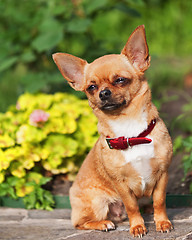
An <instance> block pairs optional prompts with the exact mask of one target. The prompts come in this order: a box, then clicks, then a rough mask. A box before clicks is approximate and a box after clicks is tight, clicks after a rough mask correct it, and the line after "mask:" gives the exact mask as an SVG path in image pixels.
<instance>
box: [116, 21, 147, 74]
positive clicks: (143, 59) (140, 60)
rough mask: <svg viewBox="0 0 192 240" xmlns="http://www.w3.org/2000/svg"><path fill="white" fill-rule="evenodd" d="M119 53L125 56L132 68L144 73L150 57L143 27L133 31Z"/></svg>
mask: <svg viewBox="0 0 192 240" xmlns="http://www.w3.org/2000/svg"><path fill="white" fill-rule="evenodd" d="M121 53H122V54H124V55H126V56H127V57H128V59H129V61H131V63H132V64H133V66H134V67H135V68H137V69H139V70H140V71H142V72H144V71H145V70H146V69H147V68H148V67H149V65H150V56H149V49H148V46H147V41H146V35H145V27H144V25H141V26H138V27H137V28H136V29H135V31H134V32H133V33H132V34H131V36H130V37H129V39H128V41H127V43H126V45H125V47H124V48H123V50H122V52H121Z"/></svg>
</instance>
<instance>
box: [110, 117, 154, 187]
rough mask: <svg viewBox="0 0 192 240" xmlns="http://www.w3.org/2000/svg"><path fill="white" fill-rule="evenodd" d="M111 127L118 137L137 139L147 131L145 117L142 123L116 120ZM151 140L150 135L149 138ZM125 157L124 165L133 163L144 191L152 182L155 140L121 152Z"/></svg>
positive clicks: (111, 122)
mask: <svg viewBox="0 0 192 240" xmlns="http://www.w3.org/2000/svg"><path fill="white" fill-rule="evenodd" d="M109 125H110V127H111V128H112V130H113V132H114V133H115V135H116V137H121V136H125V137H128V138H130V137H137V136H138V135H139V134H140V133H141V132H143V131H144V130H145V129H147V127H148V125H147V121H146V118H145V117H144V116H143V118H141V120H140V121H137V120H134V119H132V120H126V121H125V120H123V121H122V120H121V121H119V120H116V121H110V122H109ZM147 138H150V139H152V138H151V137H150V135H148V136H147ZM121 153H122V155H123V157H124V165H126V164H127V163H131V165H132V166H133V167H134V169H135V170H136V171H137V172H138V174H139V176H140V178H141V183H142V186H141V188H142V190H143V191H144V189H145V187H146V184H147V183H148V182H149V181H150V177H151V166H150V159H151V158H153V157H154V144H153V139H152V142H151V143H149V144H140V145H136V146H133V147H131V148H128V149H126V150H121Z"/></svg>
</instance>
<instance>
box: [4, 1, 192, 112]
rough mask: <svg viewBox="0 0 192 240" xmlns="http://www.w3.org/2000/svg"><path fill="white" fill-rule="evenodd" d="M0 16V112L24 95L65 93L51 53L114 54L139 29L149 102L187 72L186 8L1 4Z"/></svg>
mask: <svg viewBox="0 0 192 240" xmlns="http://www.w3.org/2000/svg"><path fill="white" fill-rule="evenodd" d="M0 11H1V15H0V32H1V34H0V102H1V104H0V111H1V112H3V111H6V109H7V107H8V106H9V105H10V104H14V103H15V102H16V99H17V98H18V96H19V95H20V94H22V93H24V92H26V91H27V92H30V93H36V92H39V91H43V92H47V93H53V92H56V91H58V90H60V91H61V90H62V91H72V90H71V89H70V90H69V88H68V86H67V85H66V83H65V82H64V80H63V78H62V76H61V75H60V73H59V72H58V70H57V68H56V66H55V64H54V63H53V60H52V57H51V55H52V53H55V52H68V53H71V54H74V55H76V56H78V57H81V58H84V59H86V60H88V61H89V62H90V61H92V60H94V59H95V58H97V57H99V56H102V55H104V54H108V53H119V52H120V50H121V49H122V48H123V46H124V44H125V43H126V41H127V39H128V37H129V35H130V34H131V32H132V31H133V30H134V29H135V28H136V27H137V26H138V25H141V24H144V25H145V28H146V34H147V41H148V45H149V50H150V54H151V56H152V63H151V68H150V69H149V71H148V72H147V76H148V78H149V81H150V84H151V85H152V87H153V94H154V95H158V94H159V93H161V92H162V91H163V89H164V88H169V87H172V86H174V87H182V86H183V85H184V76H185V75H186V74H188V73H189V72H190V71H192V56H191V54H192V26H191V24H192V4H191V2H190V1H183V0H174V1H173V0H121V1H119V0H91V1H89V0H49V1H47V0H31V1H27V0H20V1H16V0H1V1H0ZM75 94H76V93H75ZM77 94H78V93H77Z"/></svg>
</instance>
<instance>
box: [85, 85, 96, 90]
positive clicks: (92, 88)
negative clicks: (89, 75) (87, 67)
mask: <svg viewBox="0 0 192 240" xmlns="http://www.w3.org/2000/svg"><path fill="white" fill-rule="evenodd" d="M95 89H97V85H94V84H92V85H90V86H89V87H88V88H87V90H88V91H89V92H91V91H93V90H95Z"/></svg>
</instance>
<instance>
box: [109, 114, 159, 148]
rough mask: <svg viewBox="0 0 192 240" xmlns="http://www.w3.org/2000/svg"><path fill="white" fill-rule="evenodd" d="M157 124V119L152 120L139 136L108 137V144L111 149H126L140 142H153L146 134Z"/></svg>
mask: <svg viewBox="0 0 192 240" xmlns="http://www.w3.org/2000/svg"><path fill="white" fill-rule="evenodd" d="M155 124H156V119H154V120H152V121H151V123H150V124H149V126H148V128H147V129H146V130H144V131H143V132H142V133H140V134H139V135H138V136H137V137H132V138H126V137H118V138H109V137H107V138H106V141H107V144H108V146H109V148H110V149H120V150H124V149H127V148H128V147H132V146H134V145H138V144H146V143H151V142H152V140H151V139H149V138H146V136H147V135H148V134H149V133H150V132H151V131H152V130H153V128H154V127H155Z"/></svg>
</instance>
